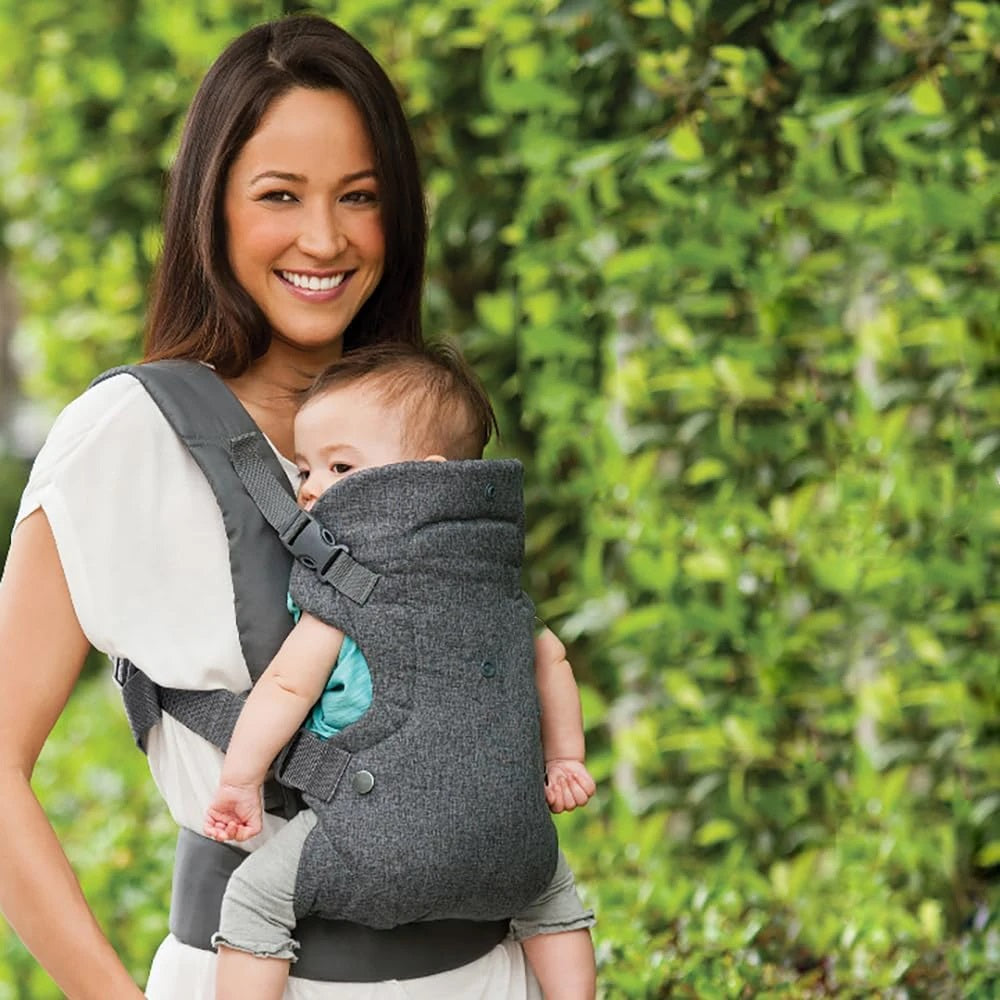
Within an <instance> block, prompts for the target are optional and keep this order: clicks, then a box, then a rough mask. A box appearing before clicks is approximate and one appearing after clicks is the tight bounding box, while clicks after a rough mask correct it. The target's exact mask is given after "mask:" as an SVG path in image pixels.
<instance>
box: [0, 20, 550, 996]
mask: <svg viewBox="0 0 1000 1000" xmlns="http://www.w3.org/2000/svg"><path fill="white" fill-rule="evenodd" d="M425 240H426V220H425V217H424V208H423V200H422V194H421V189H420V183H419V175H418V171H417V165H416V157H415V153H414V149H413V144H412V140H411V137H410V135H409V132H408V129H407V125H406V121H405V118H404V116H403V113H402V110H401V108H400V106H399V103H398V100H397V98H396V96H395V93H394V91H393V89H392V86H391V84H390V83H389V81H388V79H387V78H386V77H385V75H384V74H383V72H382V70H381V69H380V68H379V67H378V65H377V64H376V63H375V61H374V60H373V59H372V57H371V55H370V54H369V53H368V52H367V51H366V50H365V49H364V48H363V47H362V46H360V45H359V44H358V43H357V42H356V41H355V40H354V39H353V38H351V37H350V36H349V35H347V34H346V33H344V32H343V31H341V30H340V29H338V28H336V27H335V26H334V25H332V24H330V23H329V22H327V21H325V20H323V19H321V18H316V17H296V18H289V19H283V20H280V21H276V22H274V23H271V24H267V25H262V26H259V27H257V28H254V29H252V30H251V31H249V32H247V33H246V34H245V35H243V36H241V37H240V38H238V39H237V40H236V41H235V42H234V43H233V44H232V45H231V46H230V47H229V48H228V49H227V50H226V51H225V52H224V53H223V54H222V55H221V56H220V58H219V59H218V61H217V62H216V63H215V65H214V66H213V67H212V69H211V70H210V71H209V73H208V74H207V76H206V77H205V80H204V81H203V83H202V85H201V87H200V89H199V92H198V94H197V96H196V97H195V100H194V102H193V104H192V107H191V110H190V113H189V116H188V121H187V124H186V128H185V133H184V137H183V139H182V142H181V147H180V150H179V153H178V156H177V161H176V165H175V167H174V169H173V171H172V177H171V191H170V195H169V198H168V202H167V207H166V213H165V226H164V250H163V256H162V260H161V263H160V267H159V272H158V278H157V283H156V288H155V294H154V298H153V303H152V308H151V312H150V320H149V329H148V332H147V350H146V356H147V358H190V359H195V360H199V361H203V362H205V363H207V364H210V365H212V366H213V367H214V369H215V371H216V373H217V374H218V375H219V376H220V377H221V378H222V379H223V380H224V381H225V382H226V384H227V385H228V386H229V388H230V389H231V390H232V391H233V393H234V394H235V395H236V396H237V398H238V399H239V400H240V402H241V403H242V404H243V406H244V407H245V408H246V410H247V411H248V412H249V413H250V415H251V416H252V417H253V419H254V421H255V422H256V423H257V425H258V426H259V427H260V429H261V430H262V431H263V432H264V433H265V435H266V436H267V437H268V439H269V440H270V442H271V443H272V444H273V446H274V447H275V449H276V452H277V453H278V455H279V458H280V460H281V461H282V464H283V467H284V468H285V470H286V472H287V473H288V475H289V479H290V480H292V479H294V477H295V472H296V470H295V466H294V464H293V462H292V461H291V458H292V445H291V435H292V417H293V410H294V391H295V390H297V389H299V388H301V387H303V386H304V385H306V384H307V383H308V382H309V381H310V380H311V378H312V376H313V375H314V374H316V373H317V372H318V371H320V370H321V369H322V368H324V367H325V366H326V365H327V364H328V363H329V362H330V361H331V360H333V359H335V358H336V357H338V356H339V355H340V354H341V353H342V352H343V351H349V350H351V349H352V348H354V347H356V346H358V345H360V344H366V343H372V342H376V341H379V340H405V341H410V342H414V343H419V342H420V340H421V330H420V312H419V310H420V289H421V282H422V277H423V262H424V248H425ZM90 645H94V646H96V647H97V648H99V649H101V650H103V651H105V652H107V653H108V654H109V655H112V656H116V657H125V658H128V659H130V660H132V661H133V662H135V663H138V664H140V665H141V667H142V669H143V671H144V672H145V673H146V674H148V675H149V676H150V677H152V679H153V680H154V681H156V682H157V683H159V684H162V685H165V686H181V687H195V688H211V687H225V688H229V689H231V690H243V689H245V688H246V687H247V685H248V682H249V681H248V675H247V669H246V664H245V662H244V659H243V655H242V652H241V648H240V641H239V635H238V632H237V629H236V624H235V615H234V609H233V588H232V582H231V577H230V571H229V553H228V549H227V543H226V538H225V533H224V531H223V527H222V522H221V515H220V513H219V510H218V508H217V506H216V503H215V500H214V498H213V495H212V493H211V491H210V489H209V487H208V484H207V482H206V481H205V479H204V478H203V477H202V475H201V473H200V471H199V469H198V468H197V466H196V465H195V464H194V462H193V461H192V459H191V458H190V456H189V455H188V453H187V451H186V450H185V449H184V447H183V446H182V445H181V443H180V441H179V440H178V439H177V438H176V436H175V435H174V433H173V432H172V430H171V429H170V428H169V426H168V425H167V424H166V422H165V421H164V419H163V417H162V416H161V414H160V412H159V410H158V409H157V407H156V406H155V405H154V404H153V402H152V401H151V399H150V398H149V397H148V395H147V394H146V392H145V390H144V389H143V388H142V386H141V385H140V384H139V383H138V382H136V381H135V380H133V379H131V378H127V377H116V378H111V379H108V380H106V381H104V382H101V383H100V384H99V385H97V386H95V387H93V388H92V389H90V390H88V392H86V393H85V394H84V395H83V396H81V397H80V398H79V399H78V400H76V401H75V402H74V403H73V404H71V405H70V406H69V407H68V408H67V409H66V410H65V411H64V412H63V414H62V415H61V416H60V418H59V420H58V421H57V422H56V425H55V426H54V428H53V430H52V432H51V434H50V437H49V440H48V441H47V442H46V445H45V447H44V448H43V450H42V452H41V454H40V455H39V457H38V459H37V461H36V463H35V467H34V469H33V471H32V477H31V480H30V482H29V484H28V487H27V489H26V491H25V495H24V498H23V501H22V505H21V510H20V512H19V515H18V521H17V527H16V529H15V532H14V536H13V540H12V544H11V549H10V555H9V558H8V564H7V568H6V571H5V577H4V581H3V584H2V586H0V650H2V651H3V652H2V653H0V657H2V659H0V762H2V763H0V768H2V771H0V774H2V779H0V800H2V801H3V802H4V806H5V807H4V810H3V811H2V812H0V824H2V827H0V843H2V844H3V848H2V854H0V908H2V910H3V912H4V914H5V916H6V917H7V919H8V920H9V921H10V923H11V924H12V925H13V927H14V928H15V930H16V931H17V932H18V934H19V935H20V936H21V938H22V939H23V940H24V942H25V944H26V945H27V946H28V948H30V949H31V950H32V952H33V953H34V954H35V955H36V956H37V958H38V960H39V961H40V962H41V963H42V965H43V966H44V967H45V968H46V969H47V970H48V972H49V973H50V974H51V975H52V977H53V978H54V979H55V981H56V982H57V983H58V984H59V986H60V987H61V988H62V990H63V991H64V993H65V994H66V995H67V996H68V997H70V998H71V1000H90V998H94V1000H119V998H120V1000H126V998H136V997H141V996H143V994H142V992H141V991H140V990H139V989H138V987H137V986H136V985H135V984H134V983H133V982H132V981H131V979H130V977H129V975H128V973H127V972H126V970H125V969H124V967H123V966H122V964H121V963H120V961H119V960H118V958H117V956H116V955H115V954H114V952H113V951H112V949H111V947H110V945H109V944H108V942H107V941H106V939H105V938H104V936H103V934H102V933H101V931H100V928H99V927H98V926H97V924H96V921H95V920H94V918H93V916H92V914H91V913H90V910H89V908H88V907H87V904H86V901H85V900H84V898H83V896H82V894H81V892H80V888H79V886H78V884H77V882H76V879H75V877H74V875H73V872H72V870H71V869H70V866H69V864H68V862H67V860H66V857H65V855H64V854H63V852H62V850H61V848H60V846H59V844H58V841H57V840H56V837H55V835H54V833H53V830H52V828H51V826H50V824H49V822H48V820H47V819H46V817H45V815H44V813H43V812H42V810H41V808H40V806H39V803H38V802H37V800H36V799H35V797H34V795H33V794H32V791H31V788H30V784H29V780H30V776H31V771H32V768H33V766H34V764H35V761H36V759H37V756H38V753H39V751H40V750H41V747H42V745H43V743H44V741H45V739H46V738H47V736H48V734H49V732H50V730H51V728H52V726H53V724H54V723H55V721H56V719H57V717H58V715H59V713H60V712H61V710H62V708H63V706H64V704H65V702H66V700H67V698H68V697H69V694H70V692H71V690H72V688H73V685H74V683H75V681H76V680H77V678H78V676H79V673H80V670H81V667H82V665H83V661H84V658H85V655H86V653H87V650H88V648H89V646H90ZM147 751H148V755H149V761H150V767H151V770H152V772H153V776H154V778H155V780H156V782H157V785H158V786H159V788H160V790H161V791H162V793H163V795H164V797H165V799H166V801H167V804H168V806H169V808H170V810H171V813H172V815H173V816H174V818H175V819H176V820H177V822H178V823H179V824H180V825H181V826H182V827H187V828H188V829H194V830H197V829H200V826H201V817H202V814H203V812H204V808H205V806H206V804H207V803H208V801H209V799H210V797H211V793H212V790H213V789H214V787H215V785H216V783H217V781H218V777H219V771H220V767H221V762H222V755H221V753H220V752H219V751H218V750H216V749H215V748H214V747H211V746H210V745H209V744H208V743H206V742H205V741H203V740H202V739H201V738H200V737H197V736H195V735H194V734H193V733H191V732H190V731H189V730H187V729H185V728H184V727H183V726H181V725H180V724H179V723H177V722H175V721H174V720H173V719H171V718H170V717H169V716H164V717H163V719H162V722H161V723H160V724H159V725H157V726H156V727H155V728H154V729H153V730H152V732H151V733H150V735H149V739H148V744H147ZM280 822H281V821H280V820H277V819H274V818H273V817H270V818H269V824H270V825H269V827H266V828H265V831H264V833H263V834H262V835H261V836H262V838H264V837H266V836H269V835H270V834H273V832H274V830H275V829H277V828H278V826H280ZM176 902H177V901H176V900H175V903H176ZM390 933H392V932H390ZM436 948H437V950H439V951H441V952H444V953H447V951H448V947H447V941H444V942H439V944H438V945H437V946H436ZM391 951H392V942H391V940H386V942H385V953H386V954H388V953H390V952H391ZM390 964H391V962H390ZM214 965H215V956H214V954H213V953H212V952H211V951H207V950H202V949H200V948H197V947H192V946H190V945H187V944H182V943H181V942H180V941H179V940H178V939H176V938H175V937H174V936H173V935H171V936H169V937H168V938H167V939H166V940H165V941H164V943H163V944H162V946H161V947H160V949H159V951H158V953H157V956H156V958H155V960H154V963H153V967H152V970H151V973H150V977H149V983H148V985H147V993H146V995H147V996H149V997H151V998H154V1000H176V998H177V997H181V996H183V997H184V998H185V1000H202V998H205V1000H208V998H209V997H211V996H212V990H213V984H214ZM453 965H459V967H457V968H454V967H452V966H453ZM452 966H449V964H448V962H447V959H445V965H444V969H445V971H442V972H439V973H435V974H432V975H429V976H422V977H421V978H418V979H413V980H410V981H408V982H407V983H406V984H405V992H404V991H402V990H401V988H400V987H399V985H398V984H395V985H394V984H392V983H369V984H367V985H365V986H362V985H360V984H352V985H345V984H338V983H333V982H329V983H327V982H317V981H312V980H305V979H293V980H292V981H291V983H290V986H289V989H288V992H287V996H288V997H289V998H291V1000H334V998H339V997H346V996H351V997H358V996H371V997H373V998H375V997H383V996H398V995H407V996H413V997H424V996H426V997H435V998H440V997H442V996H463V997H484V998H486V997H490V998H492V997H497V998H499V997H505V998H506V997H509V998H512V1000H513V998H526V997H537V995H538V991H537V986H536V984H535V983H534V980H533V978H532V977H531V975H530V973H528V972H527V971H526V969H525V965H524V961H523V956H522V954H521V951H520V948H519V947H518V946H517V945H515V944H513V943H512V942H511V941H509V940H507V941H503V942H501V943H500V944H498V945H495V946H487V950H486V951H485V953H481V957H477V958H474V960H471V961H470V960H469V957H468V956H464V957H462V958H460V959H459V960H458V961H456V962H454V963H452ZM386 977H387V978H389V977H390V974H386Z"/></svg>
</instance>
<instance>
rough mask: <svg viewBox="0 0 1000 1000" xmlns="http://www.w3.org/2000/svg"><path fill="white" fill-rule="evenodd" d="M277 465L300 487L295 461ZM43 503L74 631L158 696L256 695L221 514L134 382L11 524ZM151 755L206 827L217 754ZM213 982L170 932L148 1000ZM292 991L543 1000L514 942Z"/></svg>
mask: <svg viewBox="0 0 1000 1000" xmlns="http://www.w3.org/2000/svg"><path fill="white" fill-rule="evenodd" d="M278 458H279V460H280V461H281V464H282V467H283V468H284V469H285V471H286V473H287V474H288V477H289V480H290V481H291V482H292V483H293V484H294V483H295V481H296V469H295V466H294V464H293V463H291V462H289V461H288V460H287V459H285V458H284V457H282V456H281V455H279V456H278ZM39 507H41V508H42V509H43V510H44V511H45V514H46V517H47V518H48V521H49V524H50V525H51V528H52V533H53V536H54V538H55V542H56V546H57V548H58V551H59V557H60V560H61V562H62V566H63V571H64V573H65V575H66V582H67V585H68V587H69V593H70V597H71V598H72V601H73V607H74V608H75V610H76V614H77V617H78V619H79V621H80V625H81V627H82V628H83V631H84V633H85V635H86V636H87V638H88V639H89V640H90V642H91V644H92V645H93V646H94V647H95V648H96V649H98V650H101V651H102V652H104V653H106V654H108V655H109V656H116V657H125V658H127V659H129V660H131V661H132V662H133V663H135V664H136V665H137V666H138V667H139V668H140V669H141V670H142V671H143V672H144V673H146V674H147V675H148V676H149V677H151V678H152V679H153V680H154V681H155V682H156V683H157V684H160V685H162V686H164V687H177V688H198V689H206V688H217V687H222V688H228V689H230V690H232V691H245V690H246V689H247V688H248V687H249V686H250V676H249V673H248V672H247V667H246V663H245V662H244V660H243V653H242V650H241V648H240V642H239V633H238V631H237V627H236V617H235V612H234V600H233V585H232V579H231V577H230V572H229V550H228V545H227V541H226V533H225V528H224V527H223V523H222V514H221V512H220V511H219V508H218V505H217V504H216V501H215V497H214V495H213V494H212V490H211V487H210V486H209V485H208V482H207V481H206V480H205V478H204V476H203V475H202V472H201V470H200V469H199V468H198V466H197V464H196V463H195V461H194V460H193V459H192V458H191V456H190V454H189V453H188V451H187V449H186V448H185V447H184V445H183V444H182V443H181V441H180V440H179V438H178V437H177V436H176V435H175V434H174V432H173V430H172V429H171V427H170V425H169V424H168V423H167V422H166V420H165V418H164V417H163V415H162V414H161V413H160V411H159V408H158V407H157V406H156V404H155V403H154V402H153V400H152V399H151V398H150V397H149V396H148V395H147V393H146V391H145V389H144V388H143V387H142V386H141V385H140V383H139V382H137V381H136V380H135V379H133V378H129V377H127V376H121V377H117V378H112V379H108V380H107V381H104V382H102V383H100V384H99V385H97V386H95V387H93V388H92V389H88V390H87V392H85V393H84V394H83V395H82V396H80V397H79V398H78V399H77V400H75V401H74V402H73V403H71V404H70V405H69V406H68V407H66V409H65V410H63V412H62V413H61V414H60V416H59V417H58V419H57V420H56V422H55V424H54V425H53V427H52V430H51V431H50V433H49V436H48V439H47V440H46V442H45V444H44V446H43V447H42V450H41V451H40V452H39V454H38V457H37V458H36V460H35V463H34V466H33V467H32V470H31V475H30V478H29V480H28V485H27V487H26V488H25V491H24V495H23V497H22V499H21V506H20V509H19V511H18V515H17V521H16V522H15V525H16V524H17V523H18V522H20V521H21V520H22V519H23V518H25V517H27V515H28V514H30V513H32V512H33V511H34V510H36V509H38V508H39ZM136 752H137V753H138V751H136ZM148 758H149V766H150V771H151V772H152V775H153V780H154V781H155V782H156V785H157V787H158V789H159V791H160V793H161V795H162V796H163V798H164V800H165V802H166V804H167V807H168V808H169V810H170V813H171V815H172V816H173V818H174V820H175V821H176V822H177V823H178V824H179V825H181V826H186V827H188V828H189V829H192V830H195V831H198V832H200V831H201V827H202V818H203V816H204V811H205V809H206V807H207V805H208V803H209V801H210V800H211V797H212V793H213V792H214V790H215V787H216V785H217V783H218V780H219V775H220V773H221V769H222V753H221V752H220V751H219V750H218V749H216V748H215V747H214V746H212V745H211V744H210V743H208V742H207V741H206V740H204V739H202V738H201V737H200V736H197V735H196V734H195V733H193V732H191V731H190V730H189V729H186V728H185V727H184V726H182V725H181V724H180V723H178V722H176V721H174V720H173V719H172V718H170V717H169V716H164V717H163V719H162V721H161V722H160V723H159V724H158V725H156V726H154V727H153V729H152V730H151V731H150V733H149V738H148ZM283 822H284V821H283V820H281V819H278V818H277V817H274V816H266V817H265V820H264V829H263V831H262V833H261V834H260V835H259V836H258V837H256V838H254V839H253V840H252V841H248V842H246V843H245V844H243V845H241V846H243V847H246V848H248V849H253V848H254V847H256V846H259V844H261V843H263V842H264V841H265V840H267V839H268V838H269V837H271V836H272V835H273V834H274V832H275V831H276V830H277V829H279V828H280V826H281V825H282V824H283ZM214 978H215V956H214V954H213V953H212V952H206V951H200V950H199V949H196V948H191V947H188V946H186V945H183V944H181V943H180V942H179V941H177V940H176V939H175V938H173V937H172V936H168V937H167V939H166V940H165V941H164V942H163V944H162V945H161V946H160V949H159V951H158V952H157V955H156V958H155V959H154V962H153V967H152V971H151V973H150V978H149V983H148V984H147V987H146V995H147V997H150V998H151V1000H176V998H177V997H178V996H182V995H183V996H184V998H185V1000H213V997H214ZM285 996H286V998H287V1000H342V998H343V1000H346V998H347V997H350V998H352V1000H353V998H361V1000H364V998H371V1000H376V998H377V1000H381V998H383V997H403V996H406V997H411V998H424V997H426V998H427V1000H431V998H434V1000H447V998H450V997H462V998H469V1000H537V998H539V997H540V993H539V991H538V987H537V985H536V983H535V981H534V978H533V976H532V975H531V973H530V971H528V970H527V967H526V965H525V962H524V959H523V955H522V952H521V949H520V946H518V945H516V944H515V943H514V942H512V941H510V940H508V941H506V942H504V943H502V944H500V945H498V946H497V947H496V948H495V949H494V950H493V951H492V952H490V953H489V954H488V955H486V956H484V957H483V958H481V959H479V960H478V961H476V962H473V963H471V964H470V965H466V966H463V967H462V968H461V969H456V970H454V971H452V972H446V973H442V974H440V975H437V976H429V977H426V978H424V979H420V980H409V981H407V983H406V984H405V987H400V986H399V985H398V984H378V983H374V984H349V985H348V984H341V985H338V984H335V983H315V982H308V981H305V980H297V979H292V980H290V983H289V987H288V989H287V991H286V994H285Z"/></svg>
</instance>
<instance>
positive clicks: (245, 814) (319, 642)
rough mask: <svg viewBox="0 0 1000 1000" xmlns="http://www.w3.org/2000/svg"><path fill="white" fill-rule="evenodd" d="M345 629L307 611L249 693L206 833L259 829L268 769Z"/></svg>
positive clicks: (248, 833)
mask: <svg viewBox="0 0 1000 1000" xmlns="http://www.w3.org/2000/svg"><path fill="white" fill-rule="evenodd" d="M343 641H344V633H343V632H341V631H340V630H339V629H336V628H334V627H333V626H332V625H327V624H326V623H325V622H323V621H321V620H320V619H319V618H314V617H313V616H312V615H310V614H307V613H303V615H302V617H301V618H300V619H299V621H298V624H297V625H296V626H295V628H293V629H292V631H291V632H290V633H289V634H288V638H287V639H285V641H284V642H283V643H282V644H281V649H279V650H278V652H277V653H275V655H274V659H273V660H271V662H270V663H269V664H268V667H267V669H266V670H265V671H264V673H263V674H261V676H260V679H259V680H258V681H257V683H256V684H254V686H253V689H252V690H251V691H250V694H249V695H248V696H247V700H246V704H245V705H244V706H243V709H242V711H241V712H240V716H239V719H237V721H236V726H235V728H234V729H233V736H232V739H231V740H230V741H229V749H228V750H227V751H226V760H225V763H224V764H223V765H222V777H221V778H220V780H219V787H218V789H217V790H216V793H215V797H214V799H213V800H212V803H211V805H210V806H209V808H208V812H207V813H206V816H205V826H204V829H203V833H204V834H205V836H206V837H213V838H214V839H216V840H247V839H249V838H250V837H253V836H255V835H256V834H258V833H260V829H261V822H262V819H261V805H260V786H261V785H262V784H263V782H264V777H265V775H266V774H267V769H268V768H269V767H270V766H271V763H272V762H273V761H274V758H275V757H276V756H277V755H278V753H279V751H280V750H281V748H282V747H283V746H284V745H285V744H286V743H287V742H288V741H289V740H290V739H291V738H292V736H293V735H294V734H295V731H296V730H297V729H298V728H299V726H300V725H302V721H303V720H304V719H305V717H306V715H307V714H308V713H309V710H310V709H311V708H312V706H313V705H315V704H316V702H317V700H318V699H319V697H320V695H321V694H322V693H323V688H324V687H325V686H326V682H327V679H328V678H329V676H330V672H331V671H332V670H333V667H334V663H335V662H336V659H337V656H338V654H339V653H340V647H341V645H342V644H343Z"/></svg>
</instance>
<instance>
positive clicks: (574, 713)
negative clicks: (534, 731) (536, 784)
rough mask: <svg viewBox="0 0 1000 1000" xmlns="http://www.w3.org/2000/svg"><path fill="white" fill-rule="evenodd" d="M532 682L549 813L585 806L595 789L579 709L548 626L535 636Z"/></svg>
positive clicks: (577, 694) (569, 675)
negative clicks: (539, 719)
mask: <svg viewBox="0 0 1000 1000" xmlns="http://www.w3.org/2000/svg"><path fill="white" fill-rule="evenodd" d="M535 683H536V685H537V686H538V700H539V702H540V704H541V708H542V750H543V752H544V754H545V774H546V777H545V797H546V799H547V800H548V803H549V807H550V808H551V809H552V811H553V812H562V811H563V810H569V809H575V808H576V807H577V806H582V805H586V803H587V800H588V799H589V798H590V797H591V796H592V795H593V794H594V792H595V791H596V790H597V786H596V785H595V784H594V779H593V778H592V777H591V776H590V773H589V772H588V771H587V768H586V767H585V765H584V763H583V757H584V740H583V712H582V710H581V707H580V692H579V691H578V690H577V686H576V680H575V679H574V677H573V668H572V667H571V666H570V664H569V660H567V659H566V647H565V646H564V645H563V644H562V642H560V641H559V638H558V637H557V636H556V635H555V633H554V632H552V630H551V629H548V628H545V629H543V630H542V631H541V633H540V634H539V635H538V636H537V637H536V638H535Z"/></svg>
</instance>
